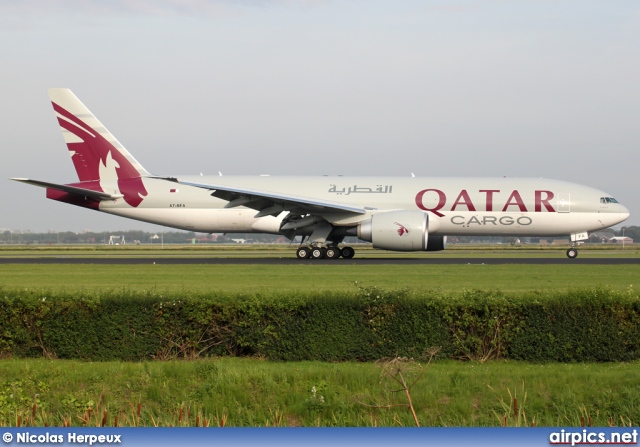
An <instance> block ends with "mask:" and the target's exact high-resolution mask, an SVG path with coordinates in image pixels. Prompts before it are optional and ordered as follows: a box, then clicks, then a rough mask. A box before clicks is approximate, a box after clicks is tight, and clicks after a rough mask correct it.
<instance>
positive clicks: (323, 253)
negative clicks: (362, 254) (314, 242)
mask: <svg viewBox="0 0 640 447" xmlns="http://www.w3.org/2000/svg"><path fill="white" fill-rule="evenodd" d="M355 254H356V252H355V250H354V249H353V248H351V247H342V248H338V247H334V246H329V247H316V246H311V247H304V246H303V247H298V250H297V251H296V256H297V257H298V259H323V258H326V259H338V258H340V257H342V258H345V259H351V258H353V255H355Z"/></svg>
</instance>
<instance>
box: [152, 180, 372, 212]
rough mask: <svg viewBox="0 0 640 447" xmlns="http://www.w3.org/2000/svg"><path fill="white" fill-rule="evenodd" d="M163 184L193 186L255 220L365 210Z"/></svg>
mask: <svg viewBox="0 0 640 447" xmlns="http://www.w3.org/2000/svg"><path fill="white" fill-rule="evenodd" d="M163 178H164V180H168V181H172V182H176V183H180V184H182V185H188V186H195V187H196V188H203V189H208V190H211V191H213V192H212V193H211V195H212V196H214V197H217V198H219V199H222V200H226V201H228V202H229V203H227V204H226V205H225V208H233V207H236V206H245V207H247V208H252V209H254V210H256V211H258V214H256V215H255V217H264V216H277V215H278V214H280V213H281V212H282V211H294V212H300V213H302V214H322V213H336V212H340V213H344V212H347V213H353V214H365V213H366V210H367V209H368V208H363V207H358V206H353V205H347V204H344V203H339V202H331V201H327V200H320V199H313V198H309V197H301V196H295V195H290V194H281V193H274V192H270V191H261V190H256V189H249V188H237V187H233V186H226V185H215V184H210V183H196V182H189V181H182V180H179V179H176V178H166V177H163Z"/></svg>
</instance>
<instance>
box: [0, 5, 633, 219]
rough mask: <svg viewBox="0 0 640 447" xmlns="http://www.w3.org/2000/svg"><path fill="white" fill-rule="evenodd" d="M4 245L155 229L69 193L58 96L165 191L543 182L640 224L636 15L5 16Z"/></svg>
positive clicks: (50, 12)
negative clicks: (583, 191)
mask: <svg viewBox="0 0 640 447" xmlns="http://www.w3.org/2000/svg"><path fill="white" fill-rule="evenodd" d="M0 82H1V84H2V87H3V88H2V94H1V95H0V99H1V102H0V123H1V124H0V126H1V130H2V138H3V143H2V163H0V174H1V175H0V179H4V180H0V181H1V182H2V184H3V188H2V194H0V209H1V210H2V213H0V228H11V229H22V230H26V229H30V230H32V231H46V230H48V229H56V230H60V231H62V230H70V231H81V230H84V229H87V230H93V231H104V230H119V229H122V230H127V229H146V230H150V231H157V230H158V229H159V228H160V227H157V226H153V225H149V224H144V223H140V222H136V221H131V220H127V219H123V218H119V217H114V216H109V215H105V214H101V213H96V212H94V211H89V210H86V209H82V208H77V207H73V206H70V205H65V204H61V203H57V202H53V201H50V200H47V199H46V198H45V194H44V193H45V191H44V189H41V188H36V187H32V186H28V185H24V184H19V183H16V182H11V181H9V180H8V178H10V177H29V178H34V179H38V180H46V181H53V182H63V183H68V182H73V181H76V178H77V177H76V174H75V171H74V170H73V166H72V163H71V162H70V160H69V156H68V155H67V149H66V147H65V145H64V143H63V140H62V136H61V135H60V132H59V128H58V125H57V123H56V120H55V118H54V115H53V112H52V108H51V105H50V102H49V99H48V96H47V88H49V87H67V88H70V89H72V90H73V91H74V93H75V94H76V95H77V96H78V97H79V98H80V99H81V100H82V101H83V102H84V103H85V105H87V107H89V109H91V111H92V112H93V113H94V114H95V115H96V116H97V117H98V118H99V119H100V120H101V121H102V123H103V124H105V125H106V126H107V127H108V128H109V130H110V131H111V132H112V133H113V134H114V135H115V136H116V137H117V138H118V139H119V140H120V142H121V143H122V144H123V145H124V146H125V147H126V148H127V149H128V150H129V151H130V152H132V153H133V155H134V156H135V157H136V158H137V159H138V161H140V162H141V163H142V164H143V165H144V166H145V168H147V170H149V171H151V172H153V173H156V174H165V175H166V174H197V173H200V172H203V173H205V174H217V172H218V171H222V172H223V174H225V175H232V174H272V175H277V174H308V175H320V174H345V175H348V174H354V175H400V176H405V175H406V176H408V175H410V172H415V174H416V175H417V176H500V177H501V176H511V177H547V178H556V179H562V180H568V181H572V182H576V183H581V184H586V185H589V186H593V187H595V188H598V189H601V190H604V191H607V192H608V193H609V194H611V195H612V196H613V197H616V198H617V199H618V200H619V201H621V202H622V203H623V204H625V205H626V206H627V207H628V208H629V209H630V211H631V218H630V219H629V220H628V221H627V222H626V224H630V225H640V194H639V193H638V185H639V183H640V181H639V180H638V178H639V174H640V122H639V120H640V3H639V2H637V1H636V0H629V1H614V2H604V1H588V0H575V1H556V0H553V1H541V0H536V1H517V0H511V1H498V0H496V1H457V0H446V1H399V0H394V1H391V0H389V1H377V0H366V1H364V0H363V1H349V0H343V1H338V0H333V1H329V0H327V1H323V0H307V1H294V0H280V1H278V0H272V1H268V0H244V1H241V0H235V1H231V0H228V1H223V0H218V1H213V0H212V1H204V0H189V1H178V0H146V1H144V0H134V1H124V0H121V1H116V0H109V1H105V0H76V1H69V0H66V1H65V0H32V1H12V0H0Z"/></svg>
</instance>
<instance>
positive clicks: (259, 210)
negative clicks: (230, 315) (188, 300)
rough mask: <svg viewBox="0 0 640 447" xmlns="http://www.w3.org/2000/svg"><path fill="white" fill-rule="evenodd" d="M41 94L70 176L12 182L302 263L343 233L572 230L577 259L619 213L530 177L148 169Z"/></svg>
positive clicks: (581, 193)
mask: <svg viewBox="0 0 640 447" xmlns="http://www.w3.org/2000/svg"><path fill="white" fill-rule="evenodd" d="M49 97H50V99H51V102H52V104H53V109H54V111H55V115H56V118H57V120H58V123H59V125H60V128H61V131H62V134H63V137H64V141H65V143H66V144H67V148H68V150H69V153H70V155H71V160H72V162H73V165H74V167H75V169H76V172H77V174H78V181H77V182H73V183H68V184H57V183H51V182H45V181H40V180H32V179H28V178H13V179H12V180H16V181H19V182H23V183H27V184H30V185H35V186H39V187H43V188H46V197H47V198H49V199H52V200H56V201H59V202H63V203H68V204H71V205H76V206H80V207H84V208H88V209H91V210H95V211H101V212H104V213H109V214H114V215H117V216H122V217H126V218H130V219H135V220H140V221H144V222H150V223H153V224H158V225H164V226H168V227H173V228H178V229H182V230H188V231H194V232H203V233H268V234H275V235H282V236H285V237H287V238H288V239H290V240H292V241H293V240H294V238H295V237H296V236H300V237H301V238H302V241H301V243H300V246H299V247H298V248H297V250H296V255H297V257H298V258H300V259H308V258H311V259H320V258H328V259H337V258H340V257H342V258H345V259H350V258H352V257H353V256H354V254H355V250H354V249H353V247H350V246H348V245H342V242H343V240H344V239H345V238H346V237H347V236H357V237H358V238H359V239H361V240H364V241H368V242H372V243H373V247H374V248H378V249H382V250H394V251H405V252H416V251H440V250H444V249H445V248H446V245H447V237H448V236H482V235H487V236H519V237H522V236H536V237H544V236H566V235H570V239H571V243H570V247H569V249H568V250H567V251H566V255H567V257H569V258H575V257H577V256H578V249H577V244H578V242H579V241H581V240H584V239H587V238H588V232H589V231H595V230H600V229H603V228H607V227H610V226H612V225H615V224H618V223H620V222H622V221H624V220H625V219H627V218H628V217H629V210H627V208H625V207H624V206H623V205H622V204H620V203H618V201H617V200H616V199H615V198H613V197H612V196H611V195H610V194H608V193H605V192H602V191H599V190H597V189H594V188H591V187H588V186H582V185H578V184H575V183H570V182H565V181H559V180H547V179H538V178H466V177H465V178H443V177H424V178H421V177H415V176H414V175H413V174H412V175H411V177H409V176H407V177H406V178H404V177H346V176H321V177H311V176H307V177H303V176H297V177H294V176H291V177H284V176H283V177H275V176H274V177H271V176H226V175H225V176H222V175H221V174H220V175H217V176H203V175H202V174H200V175H196V176H158V175H153V174H151V173H150V172H149V171H147V170H146V169H145V168H144V167H143V166H142V165H141V164H140V163H139V162H138V161H137V160H136V159H135V158H134V157H133V156H132V155H131V154H130V153H129V152H128V151H127V150H126V149H125V148H124V146H122V145H121V144H120V143H119V142H118V140H116V138H115V137H114V136H113V135H112V134H111V133H110V132H109V131H108V130H107V129H106V128H105V127H104V126H103V125H102V123H101V122H100V121H98V119H97V118H96V117H95V116H94V115H93V114H92V113H91V112H90V111H89V109H87V108H86V107H85V106H84V104H83V103H82V102H80V100H79V99H78V98H77V97H76V96H75V95H74V94H73V93H72V92H71V91H70V90H68V89H62V88H54V89H49Z"/></svg>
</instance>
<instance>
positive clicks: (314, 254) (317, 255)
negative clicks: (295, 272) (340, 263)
mask: <svg viewBox="0 0 640 447" xmlns="http://www.w3.org/2000/svg"><path fill="white" fill-rule="evenodd" d="M324 253H325V250H324V249H323V248H320V247H314V248H312V249H311V259H322V258H324Z"/></svg>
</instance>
